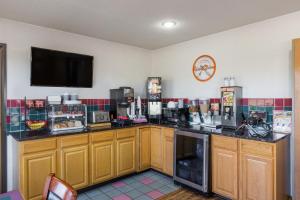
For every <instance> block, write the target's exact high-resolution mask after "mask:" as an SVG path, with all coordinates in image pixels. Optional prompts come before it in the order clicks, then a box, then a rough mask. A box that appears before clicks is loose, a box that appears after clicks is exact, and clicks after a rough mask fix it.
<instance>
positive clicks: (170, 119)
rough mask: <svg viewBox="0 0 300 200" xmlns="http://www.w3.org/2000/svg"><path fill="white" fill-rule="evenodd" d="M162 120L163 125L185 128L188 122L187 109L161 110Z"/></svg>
mask: <svg viewBox="0 0 300 200" xmlns="http://www.w3.org/2000/svg"><path fill="white" fill-rule="evenodd" d="M162 120H163V122H164V123H170V124H176V125H179V126H186V125H187V124H188V121H189V109H188V108H163V114H162Z"/></svg>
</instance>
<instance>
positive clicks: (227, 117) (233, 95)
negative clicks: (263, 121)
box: [221, 86, 243, 128]
mask: <svg viewBox="0 0 300 200" xmlns="http://www.w3.org/2000/svg"><path fill="white" fill-rule="evenodd" d="M241 100H242V87H239V86H228V87H221V117H222V125H223V126H224V127H231V128H236V127H237V126H239V124H240V123H241V121H242V113H243V111H242V106H241Z"/></svg>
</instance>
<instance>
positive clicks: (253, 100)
mask: <svg viewBox="0 0 300 200" xmlns="http://www.w3.org/2000/svg"><path fill="white" fill-rule="evenodd" d="M256 100H257V99H248V105H249V106H256V103H257V101H256Z"/></svg>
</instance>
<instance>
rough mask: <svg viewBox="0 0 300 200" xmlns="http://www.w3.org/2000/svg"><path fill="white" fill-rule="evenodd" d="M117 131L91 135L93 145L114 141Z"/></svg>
mask: <svg viewBox="0 0 300 200" xmlns="http://www.w3.org/2000/svg"><path fill="white" fill-rule="evenodd" d="M114 136H115V131H102V132H97V133H91V134H90V139H91V142H92V143H95V142H102V141H109V140H113V139H114Z"/></svg>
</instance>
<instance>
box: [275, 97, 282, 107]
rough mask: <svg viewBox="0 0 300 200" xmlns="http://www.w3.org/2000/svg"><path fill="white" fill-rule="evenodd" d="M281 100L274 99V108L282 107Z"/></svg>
mask: <svg viewBox="0 0 300 200" xmlns="http://www.w3.org/2000/svg"><path fill="white" fill-rule="evenodd" d="M282 106H283V99H275V107H282Z"/></svg>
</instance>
